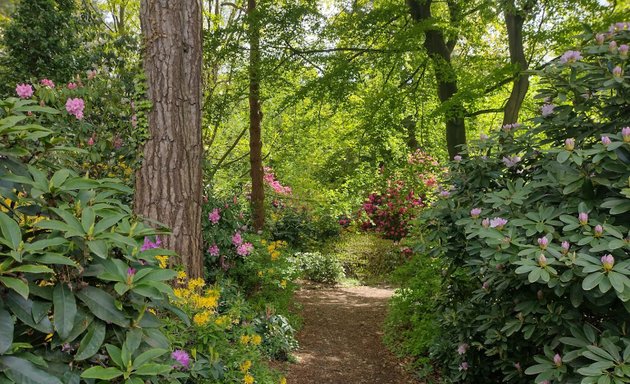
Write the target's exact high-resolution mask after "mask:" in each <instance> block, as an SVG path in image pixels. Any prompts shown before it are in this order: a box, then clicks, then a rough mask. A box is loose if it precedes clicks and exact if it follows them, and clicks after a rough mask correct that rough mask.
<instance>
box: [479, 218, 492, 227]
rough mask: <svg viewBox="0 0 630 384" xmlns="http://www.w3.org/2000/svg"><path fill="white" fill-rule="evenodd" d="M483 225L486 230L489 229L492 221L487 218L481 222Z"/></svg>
mask: <svg viewBox="0 0 630 384" xmlns="http://www.w3.org/2000/svg"><path fill="white" fill-rule="evenodd" d="M481 225H482V226H483V227H484V228H488V227H489V226H490V219H488V218H487V217H486V218H485V219H483V220H482V221H481Z"/></svg>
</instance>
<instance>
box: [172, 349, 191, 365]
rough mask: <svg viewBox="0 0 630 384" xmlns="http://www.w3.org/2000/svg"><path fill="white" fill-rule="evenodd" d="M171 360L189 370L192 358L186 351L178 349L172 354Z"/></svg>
mask: <svg viewBox="0 0 630 384" xmlns="http://www.w3.org/2000/svg"><path fill="white" fill-rule="evenodd" d="M171 358H172V359H173V360H175V361H177V362H178V363H179V364H180V365H181V366H182V367H183V368H185V369H188V366H189V365H190V356H189V355H188V353H187V352H186V351H183V350H181V349H176V350H175V351H173V353H171Z"/></svg>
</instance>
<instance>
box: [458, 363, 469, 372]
mask: <svg viewBox="0 0 630 384" xmlns="http://www.w3.org/2000/svg"><path fill="white" fill-rule="evenodd" d="M459 370H460V371H467V370H468V363H467V362H465V361H464V362H463V363H461V364H460V365H459Z"/></svg>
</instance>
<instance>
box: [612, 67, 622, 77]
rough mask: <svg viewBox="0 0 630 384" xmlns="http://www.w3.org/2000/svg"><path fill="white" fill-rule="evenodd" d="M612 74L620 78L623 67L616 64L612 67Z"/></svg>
mask: <svg viewBox="0 0 630 384" xmlns="http://www.w3.org/2000/svg"><path fill="white" fill-rule="evenodd" d="M612 74H613V76H614V77H617V78H621V77H622V76H623V68H621V67H620V66H616V67H615V68H613V70H612Z"/></svg>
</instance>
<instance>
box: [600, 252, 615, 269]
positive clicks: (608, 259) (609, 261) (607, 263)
mask: <svg viewBox="0 0 630 384" xmlns="http://www.w3.org/2000/svg"><path fill="white" fill-rule="evenodd" d="M600 260H601V262H602V267H604V271H606V272H608V271H610V270H611V269H613V266H614V265H615V258H614V257H613V255H611V254H608V255H605V256H602V258H601V259H600Z"/></svg>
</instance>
